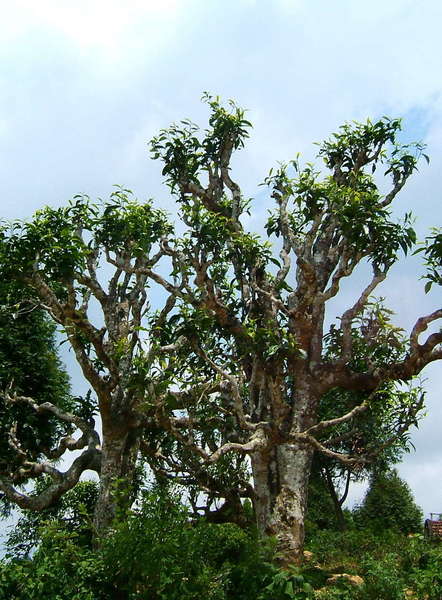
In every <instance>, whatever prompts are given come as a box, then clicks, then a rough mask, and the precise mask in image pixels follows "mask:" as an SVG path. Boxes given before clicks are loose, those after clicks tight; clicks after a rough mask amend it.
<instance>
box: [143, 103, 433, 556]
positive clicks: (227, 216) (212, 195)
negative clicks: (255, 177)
mask: <svg viewBox="0 0 442 600" xmlns="http://www.w3.org/2000/svg"><path fill="white" fill-rule="evenodd" d="M206 100H207V101H208V103H209V106H210V108H211V116H210V119H209V129H208V130H206V131H205V132H203V134H202V135H201V136H200V134H199V130H198V127H197V126H196V125H194V124H192V123H190V122H188V121H185V122H182V123H181V124H178V125H173V126H172V127H170V128H169V129H167V130H164V131H162V132H161V134H160V135H159V136H158V137H157V138H155V139H154V140H153V142H152V151H153V155H154V157H155V158H159V159H161V160H162V161H163V164H164V168H163V174H164V175H165V177H166V180H167V182H168V184H169V186H170V188H171V190H172V192H173V193H174V194H175V195H176V197H177V200H178V202H179V204H180V207H181V215H182V219H183V221H184V222H185V224H186V225H187V227H188V231H189V234H188V236H187V237H185V238H184V239H183V240H180V241H179V243H177V244H175V246H173V247H172V245H170V246H169V252H170V256H171V257H172V258H173V259H174V260H175V261H176V263H177V265H178V267H177V268H178V269H180V270H181V271H182V272H184V271H185V272H186V273H188V280H191V279H193V281H194V282H195V286H196V289H194V290H190V291H188V290H187V289H186V290H178V289H177V288H176V293H177V295H178V296H179V297H180V299H181V301H182V306H183V308H182V313H181V314H182V320H181V327H182V329H181V330H179V331H183V332H188V330H189V323H191V324H192V327H193V341H192V345H193V350H194V355H195V357H194V358H193V359H192V360H196V359H197V358H198V357H199V358H200V359H201V360H203V361H205V362H206V364H207V365H209V366H210V367H211V368H212V370H213V373H214V375H215V374H216V375H217V376H218V377H219V378H221V380H222V381H224V383H225V386H226V388H228V390H229V392H230V402H229V404H228V408H227V413H226V414H228V415H229V416H230V417H231V418H232V419H233V422H234V423H235V429H236V440H234V441H227V442H224V443H221V444H220V445H219V446H218V447H217V448H216V449H211V452H210V453H209V454H208V455H205V454H204V453H203V450H202V449H201V447H199V450H198V448H197V447H196V444H194V450H195V452H198V451H200V453H201V456H202V460H205V461H208V462H211V461H216V460H218V459H219V458H220V457H221V456H223V455H224V454H226V453H228V452H240V453H245V454H248V455H249V456H250V459H251V464H252V472H253V481H254V505H255V510H256V515H257V521H258V525H259V527H260V529H261V531H263V532H266V533H269V534H275V535H276V536H277V538H278V542H279V548H280V550H281V552H282V553H283V554H284V555H285V557H286V559H288V560H290V559H291V558H293V557H297V556H299V554H300V551H301V548H302V541H303V535H304V525H303V522H304V514H305V507H306V502H307V497H306V494H307V484H308V478H309V472H310V466H311V460H312V455H313V452H314V451H315V450H316V451H319V452H321V453H322V454H324V455H325V456H327V457H330V458H333V459H337V460H339V461H341V462H342V463H344V464H348V465H350V464H352V465H358V464H364V463H365V462H367V461H369V460H370V459H371V458H372V457H373V456H374V455H375V454H376V450H375V449H374V448H371V449H370V448H368V449H364V448H362V449H361V450H368V451H367V452H365V453H364V452H361V451H360V449H359V448H358V447H357V446H356V447H355V448H354V451H353V452H352V453H351V454H350V455H349V454H347V453H345V452H337V451H335V450H333V449H332V448H333V443H334V439H333V438H334V432H333V428H336V427H339V426H340V425H342V424H343V423H349V422H351V423H352V425H353V428H356V429H357V417H358V416H360V415H362V414H363V413H366V412H373V413H375V412H376V410H378V409H379V408H380V407H381V408H382V405H383V398H384V399H385V393H386V390H387V391H388V390H390V392H391V388H390V386H391V385H392V384H395V383H397V384H398V385H400V384H401V383H402V382H403V381H410V380H412V379H413V378H414V377H415V376H416V375H417V374H418V373H419V372H420V371H421V370H422V369H423V368H424V367H425V366H426V365H427V364H428V363H430V362H432V361H435V360H439V359H441V358H442V348H441V346H440V344H441V341H442V333H441V332H438V333H432V334H431V335H429V336H428V337H427V338H426V339H424V340H423V341H421V339H420V337H421V335H422V334H423V333H424V332H425V330H426V329H427V328H428V326H429V325H430V324H432V323H434V322H435V321H438V320H439V319H440V318H441V317H442V310H441V309H440V308H439V309H437V310H435V311H434V312H433V313H431V314H429V315H426V316H423V317H421V318H419V319H418V320H417V321H416V324H415V326H414V327H413V329H412V331H411V334H410V336H409V337H405V336H404V334H403V333H402V331H400V330H398V329H397V328H394V327H393V326H391V324H388V323H385V315H384V313H383V311H382V310H373V308H372V305H371V302H372V300H371V296H372V294H373V293H374V291H375V289H376V288H377V287H378V286H379V284H380V283H381V282H383V281H384V280H385V279H386V277H387V275H388V272H389V270H390V268H391V266H392V265H393V264H394V263H395V262H396V261H397V260H398V253H399V251H401V250H402V251H403V252H405V253H406V252H407V251H409V250H410V249H412V248H413V247H414V246H415V243H416V235H415V232H414V230H413V228H412V226H411V216H410V215H406V216H405V218H404V220H403V221H402V222H395V221H394V220H393V219H392V216H391V208H390V207H391V204H392V202H393V200H394V199H395V198H396V196H397V195H398V193H399V192H400V191H401V189H402V188H403V187H404V185H405V183H406V181H407V179H408V178H409V177H410V175H411V174H412V173H413V171H415V169H416V167H417V162H418V159H419V157H420V156H421V155H422V146H421V145H420V144H416V145H410V146H401V145H400V144H399V143H398V133H399V130H400V121H399V120H390V119H387V118H384V119H381V120H380V121H378V122H376V123H371V122H370V121H368V122H367V123H363V124H352V125H350V124H347V125H344V126H343V127H342V128H341V130H340V132H338V133H337V134H335V135H334V136H333V137H332V138H331V139H330V140H328V141H326V142H324V143H323V144H322V145H321V146H320V149H319V154H318V156H319V157H320V158H322V159H323V161H324V164H325V169H326V170H327V171H328V174H324V175H323V174H322V173H321V172H320V171H316V170H315V169H314V167H313V165H307V166H306V167H304V168H301V166H300V164H299V161H298V160H295V161H292V162H291V163H290V164H288V165H281V166H280V167H279V168H278V169H277V170H276V171H275V172H271V173H270V174H269V176H268V177H267V179H266V180H265V183H266V184H267V185H268V187H269V188H270V195H271V197H272V198H273V200H274V201H275V203H276V210H275V211H273V212H272V213H271V215H270V217H269V219H268V221H267V232H268V234H269V236H276V237H277V238H279V240H280V242H281V243H280V252H279V259H280V260H279V261H278V260H276V258H275V257H274V256H273V253H272V252H271V249H270V247H269V245H268V244H267V243H266V242H262V241H261V240H260V239H259V238H258V237H257V236H255V235H253V234H251V233H248V232H247V231H246V230H245V229H244V225H243V222H242V221H241V216H242V215H243V214H244V213H245V212H247V211H248V202H247V201H246V199H244V197H243V196H242V194H241V190H240V187H239V185H238V184H237V183H236V182H235V181H234V180H233V179H232V175H231V172H232V168H231V160H232V155H233V153H234V151H235V150H238V149H240V148H242V147H243V146H244V143H245V140H246V138H247V137H248V129H249V127H250V123H249V122H248V121H247V120H245V119H244V112H243V111H242V110H241V109H240V108H238V107H236V106H235V105H234V104H233V103H232V104H231V106H230V109H226V108H224V107H223V106H222V105H221V104H220V102H219V100H218V99H216V98H211V97H207V98H206ZM423 156H424V157H425V155H423ZM382 167H383V168H384V176H385V177H386V180H387V181H388V178H389V177H390V178H391V187H390V190H389V191H388V193H386V194H382V193H381V191H380V189H379V187H378V185H377V181H376V180H375V178H374V172H375V170H376V169H380V168H382ZM424 252H425V256H426V259H427V262H428V266H429V275H428V276H429V277H430V280H429V281H432V282H436V283H440V276H439V273H440V268H441V252H440V235H439V234H438V233H436V234H435V235H434V236H433V238H432V239H429V240H427V246H426V247H425V249H424ZM361 263H368V264H370V265H371V269H372V277H371V280H370V281H369V282H368V283H367V284H366V286H365V287H364V288H363V289H362V291H361V292H360V294H359V297H357V299H356V301H355V302H354V304H353V305H352V306H350V307H348V308H347V310H346V311H345V312H344V313H343V314H342V316H341V318H340V324H339V326H338V327H335V328H334V329H332V330H331V331H330V332H329V333H327V331H326V329H325V311H326V306H327V303H328V302H329V301H330V300H332V299H333V298H335V297H336V296H337V295H338V294H339V290H340V286H341V283H342V281H343V280H344V279H345V278H348V277H350V276H351V275H352V274H353V273H354V271H355V268H356V267H357V266H358V265H359V264H361ZM428 287H429V286H428ZM427 289H428V288H427ZM174 319H175V321H174V322H175V325H177V324H178V322H179V319H177V317H174ZM356 328H360V331H361V333H362V342H363V344H364V345H365V346H366V352H365V358H364V359H363V360H360V359H359V357H358V356H357V352H356V350H357V340H355V338H354V332H355V330H356ZM213 332H215V336H216V338H217V343H214V342H213V335H211V334H213ZM330 336H331V338H332V343H333V344H334V346H335V352H334V355H332V356H330V355H328V353H327V345H328V343H329V339H330ZM189 368H191V365H190V366H189ZM399 389H400V388H397V391H398V390H399ZM336 391H338V392H339V393H340V392H341V391H343V392H345V393H347V392H349V393H350V394H351V398H352V399H353V400H352V403H351V404H350V406H348V407H347V408H346V409H345V410H343V411H340V410H339V409H340V408H341V406H337V407H336V408H337V410H336V412H335V414H334V415H333V417H332V418H330V419H328V420H325V421H318V415H319V413H318V410H319V406H320V403H321V399H322V398H324V396H325V395H326V394H330V393H335V392H336ZM358 394H362V397H360V402H358V401H357V397H358ZM388 395H389V397H391V393H390V394H388ZM401 399H402V400H403V402H402V403H399V405H398V406H397V412H396V419H395V421H394V425H393V426H392V431H391V435H390V438H389V439H386V440H385V442H383V443H382V444H381V446H387V445H388V444H389V443H393V442H394V441H395V440H396V439H397V438H398V437H399V436H400V435H402V433H403V432H404V431H406V430H407V429H408V427H409V426H410V425H411V424H413V423H415V421H416V415H417V414H418V412H419V410H420V409H421V407H422V400H421V398H420V396H419V395H417V396H416V395H415V394H411V396H410V395H406V396H402V398H401ZM223 410H224V411H225V410H226V407H223ZM390 425H391V424H390ZM169 428H170V429H172V428H173V417H172V416H169ZM196 429H197V428H196V427H195V426H194V425H193V423H192V422H189V428H188V431H189V435H188V437H187V438H186V442H187V443H188V444H189V445H190V441H191V440H195V435H194V434H193V432H194V431H195V430H196ZM356 434H357V432H356ZM180 435H181V436H183V433H182V432H180ZM189 440H190V441H189ZM221 441H222V440H221Z"/></svg>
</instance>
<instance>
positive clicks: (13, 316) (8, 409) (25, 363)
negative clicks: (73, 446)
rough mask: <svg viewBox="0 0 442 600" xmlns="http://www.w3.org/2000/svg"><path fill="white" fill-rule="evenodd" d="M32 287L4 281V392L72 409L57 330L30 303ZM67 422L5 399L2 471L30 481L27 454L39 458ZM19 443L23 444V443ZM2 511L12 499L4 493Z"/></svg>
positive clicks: (0, 365)
mask: <svg viewBox="0 0 442 600" xmlns="http://www.w3.org/2000/svg"><path fill="white" fill-rule="evenodd" d="M30 291H31V290H29V289H26V288H23V287H20V286H18V285H17V284H16V283H14V282H11V281H6V280H2V282H1V283H0V389H2V390H4V389H5V388H8V386H10V385H11V384H13V386H14V389H15V390H16V391H17V392H18V393H21V394H25V395H27V396H31V397H33V398H34V399H35V401H36V402H38V403H39V404H42V403H44V402H47V401H49V400H51V401H52V402H54V403H55V404H56V405H57V406H59V407H61V408H64V409H66V410H69V409H70V407H72V406H73V405H74V404H75V402H76V399H75V398H73V397H72V396H71V394H70V387H69V379H68V376H67V373H66V371H65V368H64V366H62V364H61V361H60V359H59V356H58V352H57V345H56V340H55V327H54V324H53V322H52V321H50V320H49V319H48V318H47V316H46V314H45V312H44V311H42V310H40V309H36V308H35V306H34V305H33V304H32V302H31V301H30V297H29V294H30ZM68 430H69V427H68V426H67V424H66V423H63V422H61V423H60V422H59V421H57V420H56V419H54V418H49V419H48V418H42V417H41V416H40V415H39V414H36V413H35V412H34V411H32V410H29V408H27V407H26V406H20V407H12V406H11V405H10V404H8V403H5V400H4V398H0V432H1V436H0V473H1V474H2V475H5V474H8V473H10V472H11V470H14V469H15V470H16V479H15V480H16V482H20V483H24V482H25V481H26V480H27V472H26V465H25V464H24V460H23V459H24V455H25V453H26V455H27V456H28V457H31V458H32V459H33V460H38V459H39V458H41V456H42V452H43V451H44V448H48V447H50V446H51V445H52V444H53V443H54V442H55V441H56V440H57V439H58V438H59V437H60V436H62V435H67V434H68V433H69V431H68ZM19 440H20V441H19ZM0 499H1V502H2V504H3V508H4V509H5V510H6V511H7V510H8V508H9V505H8V502H7V498H6V497H5V496H3V495H0Z"/></svg>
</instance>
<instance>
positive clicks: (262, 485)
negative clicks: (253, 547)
mask: <svg viewBox="0 0 442 600" xmlns="http://www.w3.org/2000/svg"><path fill="white" fill-rule="evenodd" d="M312 457H313V451H312V450H311V449H310V448H306V447H301V446H297V445H295V444H282V445H280V446H277V447H276V448H273V449H272V450H271V451H269V452H260V453H255V454H254V455H252V472H253V478H254V485H255V513H256V519H257V525H258V528H259V531H260V532H261V533H262V534H265V535H271V536H275V537H276V540H277V551H278V553H279V555H280V561H281V563H282V564H290V563H293V562H300V561H301V558H302V550H303V544H304V519H305V513H306V507H307V493H308V480H309V476H310V469H311V462H312Z"/></svg>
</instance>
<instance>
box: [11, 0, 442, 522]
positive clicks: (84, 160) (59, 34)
mask: <svg viewBox="0 0 442 600" xmlns="http://www.w3.org/2000/svg"><path fill="white" fill-rule="evenodd" d="M0 7H1V24H0V153H1V161H0V180H1V182H2V191H1V216H3V218H6V219H14V218H26V217H28V216H30V215H31V214H32V213H33V212H34V211H35V210H36V209H38V208H39V207H41V206H42V205H44V204H50V205H59V204H62V203H64V202H66V201H67V200H68V199H69V198H70V197H72V195H74V194H76V193H82V192H85V193H88V194H89V195H91V196H93V197H105V196H106V195H108V194H109V192H110V191H111V189H112V185H113V184H115V183H117V184H124V185H125V186H128V187H130V188H131V189H133V190H134V191H135V192H136V194H137V195H138V197H139V198H140V199H142V198H146V197H154V198H156V200H157V201H158V203H160V204H161V205H162V206H164V207H167V208H169V209H170V210H171V211H173V201H172V200H171V198H170V196H169V194H168V191H167V188H165V187H164V186H163V185H162V182H161V175H160V169H159V164H157V163H154V162H152V161H149V158H148V152H147V144H146V142H147V141H148V140H149V138H150V137H152V136H153V135H154V134H155V133H156V132H157V131H158V130H159V129H160V128H161V127H164V126H167V125H168V124H169V123H170V122H172V121H174V120H179V119H181V118H185V117H190V118H192V119H193V120H195V121H197V122H200V123H201V124H202V125H203V126H204V123H205V121H204V119H205V118H206V114H207V113H206V108H205V106H204V105H202V104H201V103H200V101H199V99H200V97H201V94H202V92H203V91H205V90H208V91H210V92H212V93H214V94H220V95H221V96H223V97H224V98H231V97H232V98H235V99H236V100H237V101H238V102H239V103H240V104H241V105H242V106H245V107H247V108H248V109H249V113H248V116H249V118H250V120H252V121H253V123H254V130H253V135H252V138H251V140H250V143H249V145H248V147H247V148H246V149H245V150H244V151H242V153H241V155H240V156H239V157H238V159H237V160H236V162H235V167H236V168H235V177H236V179H237V180H238V181H240V183H241V184H242V187H243V190H244V192H245V194H246V195H251V196H252V195H253V196H255V197H256V198H257V201H256V204H255V205H254V214H253V218H252V224H253V221H255V222H256V224H257V226H258V225H259V217H260V216H261V215H263V214H265V212H266V210H267V207H268V206H269V205H268V204H267V203H266V198H265V197H264V194H263V192H262V191H259V190H262V188H258V184H259V183H260V182H261V181H262V180H263V178H264V177H265V175H266V174H267V172H268V170H269V169H270V167H272V166H273V165H275V164H276V163H277V161H280V160H287V159H290V158H291V157H293V156H294V154H295V153H297V152H301V153H302V154H303V156H304V157H305V158H306V160H307V159H311V158H312V157H313V156H314V148H315V147H314V146H313V145H312V142H315V141H319V140H321V139H323V138H324V137H326V136H328V135H329V134H330V133H331V132H332V131H334V130H336V128H337V127H338V126H339V125H340V124H341V123H343V122H344V121H346V120H352V119H365V118H367V117H372V118H376V117H379V116H382V115H385V114H386V115H390V116H394V117H396V116H399V117H403V119H404V129H405V133H404V136H405V137H404V139H408V140H416V139H422V140H423V141H425V142H426V143H427V144H428V154H429V155H430V157H431V163H430V166H426V165H422V168H421V170H420V172H419V173H418V174H416V175H415V177H414V179H413V181H412V182H411V183H410V184H409V185H408V189H407V191H406V192H405V193H403V194H402V197H401V198H400V202H399V203H398V206H397V209H396V210H397V212H398V214H401V213H403V212H404V211H409V210H413V212H414V213H415V215H416V216H417V218H418V220H417V223H416V227H417V230H418V232H419V233H420V234H421V235H423V234H424V233H425V231H426V230H427V229H428V228H429V227H430V226H433V225H441V212H442V211H441V197H442V193H441V183H440V173H441V171H442V152H441V150H442V79H441V62H442V38H441V35H440V23H441V22H442V3H441V2H440V1H439V0H425V1H423V2H415V1H411V0H389V1H388V2H385V0H383V1H380V0H372V1H371V2H370V3H367V2H356V1H355V0H335V1H334V2H330V1H327V0H222V1H221V0H161V1H154V0H125V1H124V2H123V1H120V2H119V1H116V0H106V1H104V0H75V1H73V0H70V1H67V0H39V1H38V2H36V1H35V0H13V1H12V2H11V1H10V0H9V1H6V0H0ZM420 273H421V270H420V265H419V262H418V261H416V260H408V261H406V262H405V263H404V264H403V265H400V266H398V267H396V268H395V269H394V270H393V272H392V275H391V278H390V281H389V283H388V284H386V285H384V287H383V288H382V290H381V291H382V295H385V296H386V297H387V299H388V302H389V304H390V305H391V307H392V308H394V310H395V311H396V312H397V317H396V320H397V323H398V324H400V325H402V326H404V327H406V328H408V329H409V328H410V327H411V326H412V324H413V322H414V320H415V318H416V317H417V316H419V315H420V314H424V313H426V312H430V311H431V310H434V308H436V307H437V306H438V303H439V305H440V297H438V291H437V290H434V292H432V293H431V294H429V295H427V296H425V295H424V294H423V292H422V288H423V285H422V282H419V281H418V277H419V275H420ZM361 277H362V276H361ZM361 281H362V280H361ZM345 293H346V294H347V297H348V298H350V297H352V295H354V294H356V293H357V290H356V289H355V288H351V287H350V288H348V289H347V290H346V292H345ZM339 308H340V307H339V306H337V307H336V310H337V311H339ZM331 316H334V315H331ZM72 368H73V367H72ZM72 372H73V376H74V381H75V385H77V386H79V385H80V382H79V380H78V375H77V374H76V372H75V370H73V371H72ZM424 376H425V377H426V378H427V384H426V385H427V389H428V416H427V417H426V419H425V421H424V422H423V423H422V424H421V426H420V429H419V431H417V432H415V433H413V440H414V444H415V446H416V452H415V453H412V454H410V455H409V456H407V457H406V460H405V461H404V463H403V465H402V466H401V468H400V471H401V473H402V475H403V476H404V477H405V478H406V479H407V481H408V483H409V484H410V486H411V487H412V489H413V491H414V494H415V497H416V499H417V501H418V503H420V505H421V506H422V507H423V509H424V511H425V513H428V512H430V511H442V489H441V484H440V482H441V481H442V450H441V439H442V436H441V426H442V399H441V397H440V396H441V394H440V390H441V389H442V365H433V366H432V367H431V368H428V369H427V370H426V371H425V372H424ZM356 495H357V491H355V492H354V494H353V499H355V497H356Z"/></svg>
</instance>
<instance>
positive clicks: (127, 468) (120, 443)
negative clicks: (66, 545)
mask: <svg viewBox="0 0 442 600" xmlns="http://www.w3.org/2000/svg"><path fill="white" fill-rule="evenodd" d="M103 438H104V441H103V448H102V459H101V474H100V490H99V494H98V499H97V504H96V507H95V513H94V534H95V545H99V543H100V539H101V538H103V536H105V535H106V533H107V531H108V530H109V528H110V526H111V525H112V522H113V521H114V519H115V518H116V517H117V516H118V513H119V511H124V510H127V509H128V508H130V506H131V504H132V502H133V500H134V492H135V479H136V478H135V463H136V455H137V452H136V450H137V447H136V443H134V439H133V434H132V433H131V431H126V432H124V433H123V434H120V435H115V434H114V435H110V434H108V435H106V434H104V433H103Z"/></svg>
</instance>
